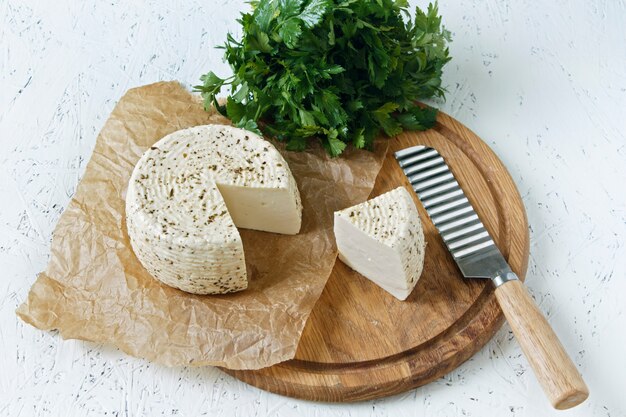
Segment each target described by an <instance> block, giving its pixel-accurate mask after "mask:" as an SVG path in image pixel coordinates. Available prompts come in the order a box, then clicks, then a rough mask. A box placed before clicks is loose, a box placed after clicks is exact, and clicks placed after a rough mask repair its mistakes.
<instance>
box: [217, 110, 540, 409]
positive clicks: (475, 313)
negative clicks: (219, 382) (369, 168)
mask: <svg viewBox="0 0 626 417" xmlns="http://www.w3.org/2000/svg"><path fill="white" fill-rule="evenodd" d="M417 144H421V145H427V146H431V147H433V148H435V149H437V150H438V151H439V152H440V153H441V154H442V155H443V157H444V158H445V159H446V161H447V163H448V164H449V166H450V168H451V169H452V171H453V172H454V174H455V176H456V177H457V179H458V180H459V183H460V184H461V187H462V188H463V189H464V190H465V192H466V194H467V196H468V198H469V200H470V201H471V202H472V204H473V206H474V207H475V208H476V210H477V212H478V214H479V216H480V218H481V219H482V220H483V222H484V223H485V226H486V227H487V229H488V230H489V232H490V233H491V234H492V236H493V238H494V240H495V241H496V243H497V245H498V247H499V248H500V250H501V251H502V253H503V254H504V256H505V257H506V258H507V259H508V262H509V264H510V265H511V268H512V269H513V271H515V272H516V273H517V275H518V276H519V277H520V278H521V279H524V276H525V274H526V267H527V264H528V240H529V237H528V223H527V220H526V213H525V211H524V206H523V204H522V200H521V198H520V195H519V193H518V191H517V189H516V187H515V184H514V183H513V181H512V179H511V176H510V175H509V173H508V172H507V170H506V168H505V167H504V165H503V164H502V162H500V160H499V159H498V157H497V156H496V155H495V154H494V153H493V152H492V151H491V149H489V147H488V146H487V145H486V144H485V143H484V142H483V141H482V140H480V138H478V136H476V135H475V134H474V133H473V132H471V131H470V130H469V129H468V128H466V127H465V126H463V125H462V124H461V123H459V122H458V121H456V120H454V119H453V118H451V117H449V116H447V115H445V114H442V113H440V114H439V117H438V123H437V125H436V127H435V128H434V129H431V130H429V131H427V132H407V133H403V134H401V135H400V136H398V137H395V138H393V139H390V149H389V152H388V154H387V157H386V160H385V162H384V165H383V167H382V170H381V172H380V174H379V176H378V179H377V181H376V185H375V187H374V190H373V191H372V194H371V197H374V196H377V195H379V194H382V193H384V192H386V191H389V190H391V189H393V188H395V187H398V186H400V185H404V186H406V187H407V188H409V189H411V188H410V185H409V183H408V181H407V179H406V177H405V176H404V174H403V173H402V171H401V169H400V167H399V166H398V164H397V162H396V161H395V159H394V157H393V153H394V152H395V151H397V150H399V149H403V148H407V147H409V146H413V145H417ZM412 194H413V193H412ZM414 197H415V203H416V205H417V207H418V210H419V213H420V216H421V218H422V223H423V226H424V234H425V237H426V241H427V247H426V259H425V262H424V272H423V273H422V276H421V278H420V280H419V281H418V283H417V286H416V287H415V290H414V291H413V293H412V294H411V295H410V296H409V298H408V299H407V300H406V301H398V300H397V299H395V298H394V297H392V296H391V295H389V294H388V293H386V292H385V291H383V290H382V289H380V288H379V287H377V286H376V285H374V284H372V283H371V282H370V281H368V280H367V279H365V278H364V277H363V276H361V275H360V274H358V273H357V272H355V271H353V270H351V269H350V268H348V267H346V266H345V265H344V264H343V263H342V262H341V261H339V260H337V262H336V264H335V267H334V269H333V271H332V273H331V275H330V278H329V280H328V284H327V285H326V287H325V289H324V292H323V293H322V296H321V298H320V299H319V301H318V302H317V304H316V306H315V308H314V309H313V312H312V314H311V316H310V318H309V320H308V322H307V324H306V326H305V329H304V332H303V334H302V338H301V340H300V343H299V345H298V351H297V353H296V357H295V358H294V359H293V360H290V361H287V362H284V363H280V364H278V365H274V366H272V367H269V368H265V369H260V370H256V371H233V370H225V372H227V373H229V374H230V375H233V376H234V377H236V378H238V379H240V380H242V381H244V382H247V383H249V384H251V385H254V386H256V387H259V388H262V389H264V390H267V391H271V392H274V393H278V394H282V395H287V396H290V397H296V398H302V399H307V400H318V401H342V402H343V401H346V402H347V401H360V400H367V399H372V398H378V397H384V396H389V395H393V394H397V393H400V392H403V391H407V390H410V389H412V388H415V387H418V386H420V385H424V384H426V383H428V382H430V381H432V380H434V379H437V378H439V377H441V376H442V375H445V374H446V373H448V372H450V371H451V370H453V369H454V368H456V367H457V366H459V365H460V364H461V363H462V362H464V361H465V360H467V359H468V358H470V357H471V356H472V355H473V354H474V353H476V352H477V351H478V350H480V348H481V347H482V346H483V345H484V344H485V343H487V341H488V340H489V339H491V337H492V336H493V335H494V333H495V332H496V331H497V330H498V329H499V328H500V326H501V325H502V323H503V315H502V312H501V311H500V308H499V307H498V305H497V302H496V298H495V295H494V291H493V287H492V285H491V282H489V281H488V280H468V279H464V278H463V276H462V275H461V273H460V272H459V270H458V269H457V266H456V264H455V263H454V260H453V259H452V257H451V256H450V254H449V253H448V251H447V250H446V248H445V246H444V244H443V241H442V240H441V237H440V236H439V234H438V233H437V231H436V229H435V227H434V226H433V224H432V223H431V221H430V219H429V218H428V216H427V214H426V212H425V211H424V209H423V207H422V205H421V204H420V203H419V201H418V200H417V197H416V196H414Z"/></svg>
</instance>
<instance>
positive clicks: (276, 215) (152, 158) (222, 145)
mask: <svg viewBox="0 0 626 417" xmlns="http://www.w3.org/2000/svg"><path fill="white" fill-rule="evenodd" d="M126 217H127V228H128V235H129V237H130V242H131V245H132V247H133V250H134V252H135V254H136V255H137V258H138V259H139V261H140V262H141V263H142V265H143V266H144V267H145V268H146V269H147V270H148V272H150V273H151V274H152V275H153V276H154V277H156V278H157V279H159V280H160V281H162V282H163V283H165V284H167V285H170V286H172V287H176V288H179V289H181V290H183V291H187V292H191V293H195V294H219V293H227V292H233V291H239V290H243V289H245V288H246V287H247V276H246V265H245V258H244V253H243V246H242V242H241V238H240V236H239V232H238V230H237V227H241V228H247V229H255V230H262V231H268V232H274V233H283V234H296V233H298V231H299V230H300V223H301V217H302V204H301V201H300V194H299V192H298V188H297V185H296V182H295V180H294V178H293V175H292V174H291V171H290V170H289V167H288V165H287V163H286V162H285V160H284V159H283V157H282V156H281V155H280V153H279V152H278V151H277V150H276V148H275V147H274V146H272V144H271V143H269V142H267V141H266V140H264V139H263V138H261V137H260V136H258V135H256V134H254V133H251V132H249V131H246V130H243V129H238V128H234V127H231V126H223V125H205V126H196V127H192V128H189V129H184V130H179V131H177V132H174V133H171V134H169V135H167V136H165V137H164V138H163V139H161V140H160V141H158V142H157V143H155V144H154V145H153V146H152V147H151V148H150V149H149V150H147V151H146V152H145V153H144V154H143V156H142V157H141V158H140V160H139V162H138V163H137V165H136V166H135V169H134V171H133V173H132V175H131V178H130V181H129V185H128V191H127V196H126Z"/></svg>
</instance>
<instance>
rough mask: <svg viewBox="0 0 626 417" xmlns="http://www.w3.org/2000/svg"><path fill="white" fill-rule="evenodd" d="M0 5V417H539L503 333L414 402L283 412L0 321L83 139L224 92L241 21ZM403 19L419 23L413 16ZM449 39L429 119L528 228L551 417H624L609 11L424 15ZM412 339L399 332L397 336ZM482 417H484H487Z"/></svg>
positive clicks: (151, 4)
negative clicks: (563, 392) (550, 342)
mask: <svg viewBox="0 0 626 417" xmlns="http://www.w3.org/2000/svg"><path fill="white" fill-rule="evenodd" d="M179 3H180V4H174V2H170V1H165V0H161V1H159V0H154V1H126V2H122V1H117V0H112V1H107V2H104V1H85V2H78V1H71V0H63V1H31V0H28V1H24V0H0V271H1V273H2V276H1V279H0V312H1V316H0V320H1V327H0V415H2V416H12V417H18V416H53V415H63V416H83V415H87V414H89V415H112V416H144V415H145V416H157V415H172V414H175V415H179V416H197V415H237V416H247V417H248V416H266V415H272V416H274V415H278V416H293V415H296V413H297V415H302V416H318V415H319V416H321V415H323V416H344V417H348V416H361V415H362V416H383V415H393V416H395V417H401V416H415V415H418V416H454V415H459V416H460V415H463V416H481V417H482V416H487V415H498V416H543V415H553V414H556V413H557V412H555V411H553V410H551V409H550V407H549V405H548V402H547V400H546V399H545V398H544V396H543V394H542V392H541V389H540V387H539V386H538V384H537V382H536V380H535V378H534V377H533V375H532V372H531V371H530V369H529V367H528V363H527V361H526V359H525V358H524V357H523V356H522V354H521V351H520V348H519V346H518V345H517V343H516V342H515V339H514V338H513V337H512V334H511V332H510V328H509V327H508V325H505V326H504V327H503V328H502V330H501V331H500V332H499V333H498V334H497V336H496V337H495V338H494V339H493V340H492V341H491V342H490V343H488V344H487V346H486V347H485V348H484V349H483V350H481V351H480V352H479V353H478V354H477V355H475V356H474V357H473V358H472V359H471V360H469V361H468V362H466V363H465V364H463V365H462V366H460V367H459V368H458V369H457V370H455V371H454V372H452V373H450V374H449V375H447V376H445V377H444V378H441V379H440V380H438V381H436V382H433V383H431V384H429V385H427V386H424V387H422V388H419V389H416V390H413V391H409V392H407V393H405V394H401V395H397V396H395V397H392V398H387V399H382V400H377V401H370V402H363V403H359V404H343V405H333V404H323V403H312V402H306V401H297V400H292V399H289V398H285V397H281V396H278V395H274V394H270V393H267V392H264V391H261V390H258V389H256V388H253V387H250V386H247V385H246V384H244V383H242V382H239V381H237V380H235V379H233V378H231V377H229V376H227V375H225V374H223V373H221V372H220V371H218V370H216V369H214V368H210V367H208V368H202V369H196V368H183V369H167V368H163V367H161V366H157V365H154V364H150V363H148V362H146V361H143V360H139V359H135V358H131V357H128V356H126V355H125V354H123V353H122V352H120V351H118V350H116V349H114V348H110V347H107V346H103V345H99V344H93V343H85V342H81V341H74V340H68V341H64V340H62V339H61V338H60V337H59V336H58V334H56V333H54V332H42V331H39V330H36V329H34V328H32V327H30V326H28V325H26V324H24V323H23V322H21V321H20V320H18V319H17V318H16V316H15V314H14V310H15V308H16V307H17V306H18V305H19V304H20V303H21V302H22V301H23V300H24V299H25V297H26V294H27V292H28V289H29V287H30V285H31V284H32V283H33V281H34V280H35V274H36V273H37V272H39V271H41V270H42V269H43V268H44V267H45V265H46V262H47V259H48V257H49V253H50V252H49V246H50V238H51V233H52V230H53V228H54V225H55V223H56V221H57V219H58V218H59V216H60V214H61V212H62V211H63V209H64V207H65V206H66V205H67V203H68V201H69V199H70V198H71V196H72V193H73V192H74V190H75V187H76V184H77V182H78V180H79V179H80V177H81V175H82V173H83V170H84V168H85V165H86V162H87V161H88V159H89V157H90V154H91V151H92V149H93V146H94V143H95V138H96V135H97V133H98V131H99V130H100V128H101V127H102V125H103V123H104V121H105V120H106V118H107V116H108V115H109V113H110V111H111V109H112V108H113V106H114V105H115V102H116V100H118V99H119V97H121V96H122V94H123V93H124V92H125V91H126V90H127V89H128V88H130V87H133V86H138V85H142V84H147V83H152V82H154V81H158V80H172V79H177V80H181V81H183V82H184V83H186V84H188V85H193V84H195V83H196V82H197V79H198V77H199V76H200V75H201V74H202V73H204V72H206V71H207V70H209V69H213V70H215V71H216V72H217V73H218V74H222V75H225V74H228V71H229V70H228V67H227V66H226V65H225V64H224V63H223V62H222V60H221V55H222V52H221V51H220V50H215V49H213V46H214V45H216V44H220V43H222V42H223V40H224V38H225V34H226V32H227V31H228V30H231V31H237V26H236V24H235V18H236V17H237V15H238V11H239V10H244V9H245V8H246V7H247V6H246V5H244V4H243V3H242V2H240V1H237V2H231V1H226V0H222V1H220V2H216V1H210V0H205V1H199V0H197V1H181V2H179ZM420 5H424V2H423V1H420ZM440 8H441V11H442V13H443V15H444V21H445V24H446V26H447V27H448V28H449V29H450V30H451V31H452V32H453V34H454V42H453V43H452V45H451V53H452V56H453V58H454V60H453V61H452V62H451V63H450V64H449V65H448V67H447V68H446V71H445V85H447V87H448V90H449V93H448V100H447V101H446V102H445V103H440V104H439V106H440V107H441V108H442V109H443V110H445V111H446V112H448V113H449V114H451V115H452V116H454V117H456V118H457V119H459V120H460V121H462V122H463V123H465V124H466V125H467V126H469V127H470V128H472V129H473V130H474V131H475V132H477V133H478V134H479V136H481V137H482V138H483V139H484V140H486V141H487V142H488V143H489V144H490V145H491V146H492V147H493V149H494V150H495V152H496V153H497V154H498V155H499V156H500V157H501V159H502V160H503V161H504V163H505V165H506V166H507V167H508V168H509V170H510V172H511V174H512V176H513V178H514V180H515V182H516V183H517V185H518V187H519V190H520V193H521V195H522V196H523V199H524V203H525V205H526V209H527V212H528V220H529V223H530V236H531V247H530V265H529V269H528V278H527V283H528V285H529V287H530V291H531V293H532V294H533V297H534V298H535V300H536V301H537V303H538V304H539V306H540V308H541V309H542V310H543V311H544V312H545V313H546V314H547V316H548V319H549V321H550V323H551V324H552V326H553V327H554V328H555V330H556V331H557V333H558V334H559V335H560V337H561V339H562V341H563V343H564V345H565V346H566V348H567V350H568V351H569V352H570V353H571V354H572V357H573V358H574V361H575V362H576V364H577V365H578V366H579V368H580V370H581V371H582V373H583V374H584V376H585V378H586V380H587V383H588V385H589V387H590V389H591V396H590V398H589V400H588V401H587V402H586V403H585V404H583V405H582V406H580V407H578V408H576V409H573V410H570V411H567V412H560V413H559V415H562V416H614V417H616V416H624V415H626V388H625V386H626V382H624V378H623V377H624V374H625V373H626V360H625V358H624V357H625V355H624V354H625V353H626V335H625V329H626V318H625V316H624V306H625V303H624V294H626V281H625V279H624V278H625V273H626V246H625V244H626V185H625V184H626V3H625V2H624V1H623V0H621V1H618V0H604V1H600V0H594V1H582V0H579V1H569V2H568V1H555V2H540V1H513V0H510V1H495V0H490V1H480V0H462V1H454V2H453V1H447V0H441V4H440ZM416 320H419V318H418V317H417V318H416ZM496 413H497V414H496Z"/></svg>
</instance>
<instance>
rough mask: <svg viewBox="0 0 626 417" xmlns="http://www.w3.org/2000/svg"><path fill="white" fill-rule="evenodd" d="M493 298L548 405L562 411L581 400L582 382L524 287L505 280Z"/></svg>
mask: <svg viewBox="0 0 626 417" xmlns="http://www.w3.org/2000/svg"><path fill="white" fill-rule="evenodd" d="M496 298H497V299H498V303H499V304H500V307H501V308H502V311H503V312H504V315H505V316H506V319H507V320H508V322H509V324H510V325H511V328H512V329H513V333H514V334H515V337H516V338H517V341H518V342H519V344H520V346H521V347H522V351H523V352H524V355H526V359H528V362H529V363H530V366H531V367H532V368H533V370H534V371H535V375H536V376H537V379H538V380H539V383H540V384H541V387H542V388H543V391H544V392H545V393H546V395H547V396H548V398H549V399H550V402H551V403H552V406H553V407H554V408H556V409H558V410H566V409H568V408H571V407H574V406H577V405H578V404H580V403H582V402H583V401H585V400H586V399H587V397H588V396H589V389H588V388H587V385H585V381H583V378H582V376H581V375H580V373H579V372H578V369H576V365H574V363H573V362H572V360H571V359H570V357H569V356H568V355H567V352H565V349H564V348H563V345H562V344H561V342H560V341H559V339H558V338H557V336H556V334H555V333H554V330H552V327H550V324H549V323H548V321H547V320H546V318H545V317H544V315H543V314H542V313H541V311H539V308H537V305H536V304H535V303H534V302H533V300H532V298H531V297H530V294H528V291H527V290H526V287H525V286H524V284H523V283H522V282H521V281H519V280H517V279H515V280H511V281H506V282H504V283H503V284H502V285H499V286H498V287H497V288H496Z"/></svg>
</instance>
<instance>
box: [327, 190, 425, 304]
mask: <svg viewBox="0 0 626 417" xmlns="http://www.w3.org/2000/svg"><path fill="white" fill-rule="evenodd" d="M334 230H335V238H336V241H337V247H338V249H339V258H340V259H341V260H342V261H343V262H344V263H345V264H346V265H348V266H349V267H351V268H352V269H354V270H355V271H357V272H359V273H360V274H361V275H363V276H365V277H366V278H368V279H370V280H371V281H373V282H374V283H376V284H377V285H379V286H380V287H381V288H383V289H384V290H386V291H388V292H389V293H391V294H392V295H393V296H394V297H396V298H398V299H400V300H404V299H406V298H407V297H408V296H409V294H410V293H411V291H413V288H414V287H415V284H416V283H417V280H418V279H419V277H420V275H421V273H422V268H423V264H424V252H425V246H426V244H425V242H424V232H423V231H422V224H421V222H420V217H419V214H418V212H417V208H416V207H415V203H414V202H413V199H412V198H411V195H410V194H409V193H408V191H407V190H406V189H405V188H404V187H399V188H396V189H394V190H392V191H389V192H388V193H385V194H382V195H380V196H378V197H375V198H373V199H371V200H368V201H366V202H364V203H361V204H358V205H356V206H353V207H349V208H347V209H344V210H341V211H338V212H335V225H334Z"/></svg>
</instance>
